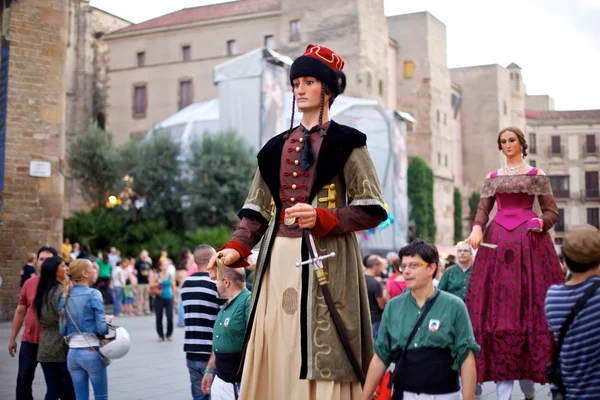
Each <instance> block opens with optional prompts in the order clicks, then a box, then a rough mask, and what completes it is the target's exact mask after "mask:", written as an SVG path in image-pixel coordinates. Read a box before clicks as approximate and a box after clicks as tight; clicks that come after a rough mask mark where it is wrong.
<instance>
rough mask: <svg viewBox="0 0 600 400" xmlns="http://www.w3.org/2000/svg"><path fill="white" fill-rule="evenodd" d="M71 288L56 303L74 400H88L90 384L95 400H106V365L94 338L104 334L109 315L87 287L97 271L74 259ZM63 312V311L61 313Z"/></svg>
mask: <svg viewBox="0 0 600 400" xmlns="http://www.w3.org/2000/svg"><path fill="white" fill-rule="evenodd" d="M69 273H70V275H71V281H72V282H73V283H74V285H73V287H72V288H71V289H70V290H69V291H67V292H65V296H64V297H63V299H61V301H60V303H59V304H58V310H59V312H61V315H62V317H61V320H60V331H61V334H62V335H63V336H66V337H67V340H68V342H69V355H68V356H67V367H68V368H69V372H70V373H71V378H72V379H73V386H74V387H75V396H76V398H77V400H83V399H84V400H88V399H89V382H90V381H91V383H92V387H93V389H94V397H95V399H96V400H106V399H108V376H107V373H106V365H104V363H103V362H102V360H101V358H100V353H99V350H100V342H99V339H98V335H105V334H107V333H108V324H107V323H110V322H111V321H112V319H113V316H112V315H106V316H105V314H104V304H103V301H102V295H101V294H100V292H99V291H98V290H96V289H92V288H90V287H89V286H90V285H92V284H94V283H95V282H96V278H97V272H96V270H95V269H94V267H93V265H92V263H91V262H90V261H89V260H85V259H78V260H76V261H74V262H73V263H72V264H71V265H70V266H69ZM65 311H66V312H65Z"/></svg>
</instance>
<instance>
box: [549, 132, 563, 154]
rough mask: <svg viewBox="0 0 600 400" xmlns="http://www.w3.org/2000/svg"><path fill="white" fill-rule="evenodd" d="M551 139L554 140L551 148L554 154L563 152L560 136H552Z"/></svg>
mask: <svg viewBox="0 0 600 400" xmlns="http://www.w3.org/2000/svg"><path fill="white" fill-rule="evenodd" d="M551 140H552V147H551V148H550V151H551V152H552V154H560V153H562V151H561V146H560V136H552V138H551Z"/></svg>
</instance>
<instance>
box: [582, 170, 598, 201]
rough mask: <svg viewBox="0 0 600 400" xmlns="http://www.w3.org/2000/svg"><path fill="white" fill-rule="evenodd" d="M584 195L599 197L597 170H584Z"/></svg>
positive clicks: (588, 197)
mask: <svg viewBox="0 0 600 400" xmlns="http://www.w3.org/2000/svg"><path fill="white" fill-rule="evenodd" d="M585 197H586V198H587V199H597V198H600V191H599V190H598V171H585Z"/></svg>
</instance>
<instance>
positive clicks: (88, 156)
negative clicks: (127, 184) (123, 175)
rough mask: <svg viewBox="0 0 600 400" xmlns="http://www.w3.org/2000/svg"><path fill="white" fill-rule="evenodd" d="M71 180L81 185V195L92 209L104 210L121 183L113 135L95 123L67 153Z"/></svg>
mask: <svg viewBox="0 0 600 400" xmlns="http://www.w3.org/2000/svg"><path fill="white" fill-rule="evenodd" d="M67 164H68V166H69V176H70V177H71V178H73V179H75V181H77V183H78V184H79V187H80V188H81V195H82V196H83V198H84V200H85V201H87V202H88V203H89V204H91V205H92V206H96V207H104V204H105V203H106V201H107V199H108V196H110V195H111V194H114V190H116V188H117V185H118V183H119V178H120V176H119V155H118V153H117V150H116V149H115V147H114V146H113V141H112V135H111V134H110V133H108V132H105V131H103V130H102V129H100V127H99V126H98V124H96V123H94V124H93V125H91V126H90V127H89V129H88V132H87V133H86V134H81V135H77V136H76V137H75V139H74V140H73V141H72V142H71V143H70V144H69V147H68V151H67Z"/></svg>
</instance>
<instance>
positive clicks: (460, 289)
mask: <svg viewBox="0 0 600 400" xmlns="http://www.w3.org/2000/svg"><path fill="white" fill-rule="evenodd" d="M456 253H457V255H458V257H457V260H458V263H457V264H454V265H452V266H451V267H448V268H447V269H446V271H445V272H444V275H442V279H441V280H440V284H439V285H438V289H440V290H443V291H444V292H448V293H452V294H453V295H455V296H458V297H460V298H461V299H462V301H465V298H466V297H467V288H468V287H469V280H470V279H471V266H472V265H473V250H472V249H471V246H470V245H469V244H468V243H467V242H458V244H457V245H456Z"/></svg>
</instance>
